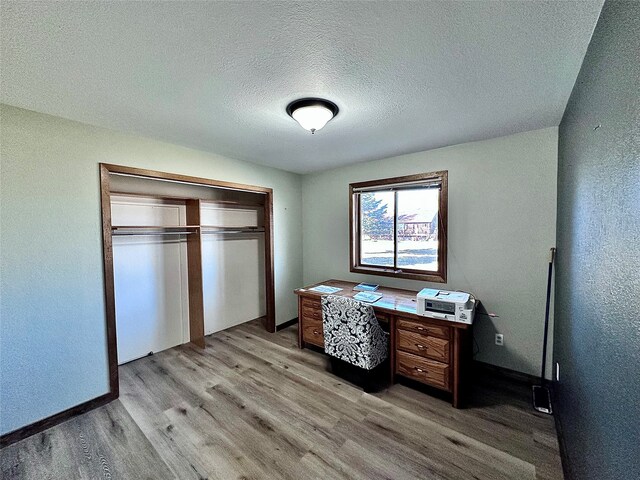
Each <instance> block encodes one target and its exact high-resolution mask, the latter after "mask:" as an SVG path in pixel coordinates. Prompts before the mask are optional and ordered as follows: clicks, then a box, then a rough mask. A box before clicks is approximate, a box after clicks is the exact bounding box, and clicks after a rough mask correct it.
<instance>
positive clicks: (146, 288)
mask: <svg viewBox="0 0 640 480" xmlns="http://www.w3.org/2000/svg"><path fill="white" fill-rule="evenodd" d="M111 211H112V224H113V225H114V226H118V225H121V226H133V227H140V226H177V225H185V206H184V205H179V204H164V203H162V202H161V201H157V200H153V199H149V200H144V199H131V198H124V197H123V198H121V197H113V198H112V208H111ZM113 269H114V280H115V282H114V283H115V304H116V333H117V345H118V363H119V364H122V363H125V362H128V361H131V360H134V359H136V358H140V357H143V356H145V355H148V354H149V353H150V352H158V351H161V350H164V349H167V348H171V347H174V346H176V345H180V344H182V343H186V342H188V341H189V317H188V315H189V313H188V291H187V287H188V284H187V281H188V276H187V253H186V237H185V236H184V235H174V234H171V235H169V234H167V235H160V234H158V233H152V234H145V232H144V231H141V232H140V233H136V232H135V231H134V234H131V235H114V236H113Z"/></svg>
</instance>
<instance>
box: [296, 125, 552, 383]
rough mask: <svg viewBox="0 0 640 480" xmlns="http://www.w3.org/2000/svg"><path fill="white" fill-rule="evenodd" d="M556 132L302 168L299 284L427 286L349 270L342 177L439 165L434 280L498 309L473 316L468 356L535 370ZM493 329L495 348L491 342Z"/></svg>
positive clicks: (353, 178) (537, 366)
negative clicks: (438, 273)
mask: <svg viewBox="0 0 640 480" xmlns="http://www.w3.org/2000/svg"><path fill="white" fill-rule="evenodd" d="M557 140H558V130H557V128H547V129H543V130H535V131H533V132H526V133H521V134H518V135H511V136H508V137H501V138H495V139H492V140H485V141H482V142H473V143H466V144H463V145H455V146H452V147H447V148H440V149H437V150H429V151H426V152H420V153H414V154H411V155H404V156H401V157H394V158H388V159H385V160H378V161H374V162H366V163H361V164H358V165H353V166H349V167H342V168H338V169H335V170H330V171H327V172H321V173H317V174H311V175H305V176H304V177H303V188H302V199H303V225H304V234H303V245H304V260H303V262H304V281H305V283H309V282H315V281H322V280H326V279H327V278H342V279H345V280H353V281H356V280H357V281H371V282H375V283H380V284H382V285H388V286H395V287H400V288H411V289H418V290H419V289H420V288H423V287H425V286H427V284H426V283H425V282H418V281H415V280H404V279H395V278H389V277H380V276H372V275H370V276H367V275H361V274H354V273H350V272H349V183H352V182H359V181H364V180H372V179H376V178H387V177H396V176H400V175H409V174H413V173H420V172H432V171H437V170H448V171H449V231H448V238H449V242H448V248H449V250H448V257H449V258H448V275H447V276H448V283H447V284H446V285H443V284H437V286H439V287H442V288H449V289H451V290H457V289H461V290H468V291H471V292H473V293H475V295H476V296H477V297H478V298H480V299H481V300H482V302H483V304H484V305H485V307H486V308H487V310H489V311H490V312H495V313H497V314H498V315H500V317H499V318H488V317H486V316H485V317H478V318H477V321H476V323H475V326H474V336H475V338H476V340H477V342H478V345H479V348H480V352H479V353H478V355H477V357H476V358H477V359H478V360H482V361H484V362H488V363H491V364H494V365H499V366H503V367H507V368H510V369H513V370H518V371H521V372H526V373H530V374H534V375H539V374H540V361H541V357H542V335H543V327H544V306H545V294H546V284H547V262H548V260H547V258H548V253H549V248H551V247H553V246H554V245H555V239H556V230H555V221H556V190H557V188H556V180H557V168H556V167H557V161H558V146H557V145H558V144H557ZM497 332H500V333H503V334H504V336H505V337H504V338H505V345H504V346H503V347H498V346H496V345H495V344H494V334H495V333H497ZM550 350H551V349H549V358H551V356H550V353H551V352H550Z"/></svg>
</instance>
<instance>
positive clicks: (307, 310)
mask: <svg viewBox="0 0 640 480" xmlns="http://www.w3.org/2000/svg"><path fill="white" fill-rule="evenodd" d="M318 307H320V305H318ZM301 310H302V316H303V317H305V318H310V319H311V318H312V319H314V320H318V321H319V322H322V310H321V309H320V308H312V307H309V306H307V305H304V304H303V305H302V308H301Z"/></svg>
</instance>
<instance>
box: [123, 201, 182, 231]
mask: <svg viewBox="0 0 640 480" xmlns="http://www.w3.org/2000/svg"><path fill="white" fill-rule="evenodd" d="M184 208H185V207H184V206H182V205H163V204H162V203H161V202H157V201H156V202H154V201H153V200H137V201H136V200H129V199H128V200H119V199H118V198H114V199H112V201H111V224H112V225H140V226H161V225H166V226H177V225H181V224H182V225H184V223H181V210H184Z"/></svg>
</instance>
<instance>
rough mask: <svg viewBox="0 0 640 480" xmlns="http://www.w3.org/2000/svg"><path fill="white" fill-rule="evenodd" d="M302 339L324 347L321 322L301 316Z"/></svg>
mask: <svg viewBox="0 0 640 480" xmlns="http://www.w3.org/2000/svg"><path fill="white" fill-rule="evenodd" d="M301 328H302V340H304V341H305V342H307V343H311V344H313V345H316V346H318V347H322V348H324V335H323V334H322V322H319V321H317V320H312V319H309V318H303V320H302V325H301Z"/></svg>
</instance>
